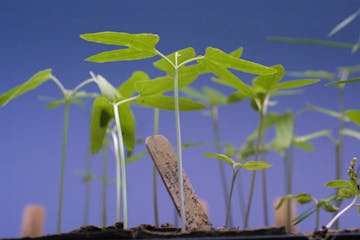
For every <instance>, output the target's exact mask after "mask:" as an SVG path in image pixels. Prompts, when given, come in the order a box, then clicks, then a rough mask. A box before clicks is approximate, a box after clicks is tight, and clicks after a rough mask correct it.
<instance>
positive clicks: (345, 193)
mask: <svg viewBox="0 0 360 240" xmlns="http://www.w3.org/2000/svg"><path fill="white" fill-rule="evenodd" d="M355 194H356V193H355V192H354V191H353V190H352V189H349V188H341V189H339V191H338V195H337V199H338V200H342V199H346V198H353V197H354V196H355Z"/></svg>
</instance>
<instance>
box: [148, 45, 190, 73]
mask: <svg viewBox="0 0 360 240" xmlns="http://www.w3.org/2000/svg"><path fill="white" fill-rule="evenodd" d="M176 52H177V53H178V58H177V61H178V62H177V64H178V65H180V64H182V63H183V62H185V61H187V60H189V59H192V58H194V57H196V52H195V50H194V49H193V48H190V47H189V48H184V49H181V50H179V51H176ZM176 52H173V53H172V54H169V55H167V56H166V57H167V58H168V59H169V60H170V61H171V62H172V64H173V65H175V53H176ZM172 64H171V63H169V61H167V60H166V59H164V58H162V59H160V60H158V61H156V62H154V63H153V65H154V66H155V67H156V68H158V69H160V70H162V71H164V72H166V73H167V74H168V75H173V74H174V71H175V69H174V66H173V65H172Z"/></svg>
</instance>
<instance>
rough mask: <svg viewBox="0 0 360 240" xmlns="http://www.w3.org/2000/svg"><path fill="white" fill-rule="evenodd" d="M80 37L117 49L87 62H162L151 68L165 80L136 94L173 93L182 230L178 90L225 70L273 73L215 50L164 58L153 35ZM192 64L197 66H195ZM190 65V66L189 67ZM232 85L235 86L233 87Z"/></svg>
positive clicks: (226, 72)
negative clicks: (201, 53)
mask: <svg viewBox="0 0 360 240" xmlns="http://www.w3.org/2000/svg"><path fill="white" fill-rule="evenodd" d="M81 37H82V38H83V39H84V40H87V41H90V42H96V43H101V44H107V45H115V46H120V47H121V48H120V49H116V50H112V51H107V52H102V53H99V54H96V55H94V56H91V57H89V58H88V59H87V60H88V61H93V62H99V63H103V62H112V61H122V60H138V59H145V58H150V57H154V56H160V57H161V58H162V59H161V60H159V61H157V62H155V63H154V65H155V66H156V67H158V68H160V69H161V70H163V71H164V72H166V73H167V76H165V77H162V78H160V79H157V80H158V81H156V82H155V81H153V82H151V83H150V84H149V83H145V84H143V85H141V84H140V85H139V84H138V90H139V93H140V95H151V94H159V93H162V92H165V91H169V90H173V91H174V98H175V99H174V102H173V103H174V108H175V122H176V133H177V134H176V136H177V137H176V139H177V151H178V152H177V153H178V154H177V155H178V160H179V172H178V176H179V189H180V191H179V195H180V201H181V204H180V205H181V208H180V216H181V219H182V230H185V207H184V205H185V202H184V193H183V178H182V151H181V146H182V144H181V129H180V128H181V126H180V114H179V110H180V109H179V105H180V104H179V102H180V101H179V89H180V88H181V87H184V86H186V85H188V84H190V83H191V82H193V81H194V80H195V79H196V78H197V77H198V75H199V74H201V73H208V72H210V73H214V74H216V75H218V76H232V75H233V74H232V73H231V72H230V71H229V70H228V69H227V68H232V69H235V70H240V71H243V72H248V73H253V74H270V73H273V72H274V70H273V69H270V68H268V67H265V66H262V65H260V64H256V63H252V62H249V61H245V60H242V59H238V58H236V57H234V56H231V55H229V54H226V53H224V52H222V51H221V50H219V49H216V48H211V47H209V48H207V49H206V53H205V55H204V56H197V55H196V53H195V51H194V49H192V48H186V49H183V50H179V51H176V52H175V53H173V54H170V55H167V56H166V55H164V54H163V53H161V52H160V51H159V50H157V49H156V48H155V47H156V45H157V43H158V41H159V36H157V35H155V34H128V33H122V32H100V33H90V34H82V35H81ZM196 62H197V63H199V64H195V63H196ZM190 63H193V65H189V64H190ZM225 79H227V80H226V81H230V82H231V84H240V85H242V82H241V81H239V79H238V78H236V77H235V78H231V79H230V78H225ZM169 80H171V81H169ZM234 81H236V82H237V83H234ZM164 97H165V96H164Z"/></svg>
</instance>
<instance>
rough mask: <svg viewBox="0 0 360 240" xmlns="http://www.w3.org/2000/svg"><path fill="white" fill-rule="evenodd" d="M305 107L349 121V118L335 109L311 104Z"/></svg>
mask: <svg viewBox="0 0 360 240" xmlns="http://www.w3.org/2000/svg"><path fill="white" fill-rule="evenodd" d="M307 109H309V110H313V111H316V112H319V113H322V114H325V115H328V116H330V117H334V118H338V119H344V120H345V121H349V119H348V118H347V117H346V116H344V115H342V114H340V113H338V112H336V111H332V110H329V109H326V108H322V107H318V106H315V105H313V104H308V105H307Z"/></svg>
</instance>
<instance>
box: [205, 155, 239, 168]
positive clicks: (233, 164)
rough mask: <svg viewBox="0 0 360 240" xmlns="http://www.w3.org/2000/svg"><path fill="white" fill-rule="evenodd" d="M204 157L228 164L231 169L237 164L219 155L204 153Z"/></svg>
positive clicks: (227, 157) (225, 156) (229, 158)
mask: <svg viewBox="0 0 360 240" xmlns="http://www.w3.org/2000/svg"><path fill="white" fill-rule="evenodd" d="M204 156H205V157H211V158H216V159H219V160H221V161H224V162H226V163H228V164H229V165H230V166H231V167H234V166H235V165H236V164H237V162H235V161H234V160H233V159H232V158H231V157H229V156H227V155H225V154H221V153H204Z"/></svg>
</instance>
